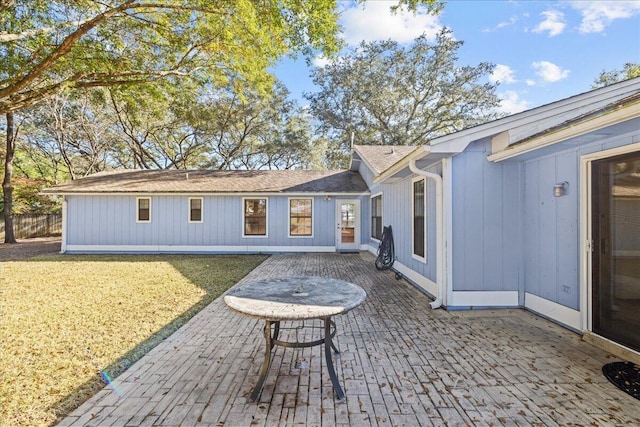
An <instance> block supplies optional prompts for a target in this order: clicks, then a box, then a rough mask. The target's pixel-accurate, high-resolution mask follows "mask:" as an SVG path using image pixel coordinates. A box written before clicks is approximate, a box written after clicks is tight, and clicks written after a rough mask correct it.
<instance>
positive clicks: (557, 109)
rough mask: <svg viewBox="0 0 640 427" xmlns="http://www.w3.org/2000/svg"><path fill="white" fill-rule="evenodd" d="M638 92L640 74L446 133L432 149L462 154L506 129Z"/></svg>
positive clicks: (434, 143)
mask: <svg viewBox="0 0 640 427" xmlns="http://www.w3.org/2000/svg"><path fill="white" fill-rule="evenodd" d="M636 91H640V77H638V78H635V79H631V80H626V81H624V82H620V83H616V84H613V85H610V86H607V87H605V88H600V89H596V90H592V91H590V92H586V93H582V94H579V95H575V96H572V97H570V98H565V99H562V100H559V101H556V102H552V103H550V104H546V105H542V106H540V107H536V108H533V109H531V110H527V111H523V112H521V113H516V114H512V115H510V116H507V117H504V118H501V119H497V120H494V121H491V122H488V123H484V124H481V125H478V126H475V127H472V128H468V129H465V130H461V131H459V132H455V133H451V134H448V135H443V136H441V137H438V138H435V139H433V140H432V141H431V142H430V145H431V146H432V149H431V151H432V152H433V153H436V152H452V153H459V152H462V151H463V150H464V149H465V148H466V147H467V146H468V145H469V144H470V143H471V142H473V141H477V140H479V139H482V138H487V137H491V136H494V135H497V134H499V133H502V132H505V131H513V130H515V129H516V128H519V127H521V126H529V125H530V124H531V123H534V122H537V121H540V120H544V119H546V118H549V117H554V116H559V115H562V114H564V113H567V112H570V111H572V110H578V109H579V108H581V107H584V106H587V107H588V106H591V107H589V110H594V109H597V108H598V107H593V105H595V104H597V105H599V106H600V107H602V106H604V105H606V104H608V103H610V102H613V101H615V100H620V99H622V98H624V97H626V96H630V95H632V94H633V93H634V92H636ZM581 113H583V111H581V112H579V113H576V117H577V116H578V115H580V114H581Z"/></svg>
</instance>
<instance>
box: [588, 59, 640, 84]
mask: <svg viewBox="0 0 640 427" xmlns="http://www.w3.org/2000/svg"><path fill="white" fill-rule="evenodd" d="M635 77H640V64H636V63H633V62H627V63H626V64H624V67H623V68H622V70H613V71H604V70H603V71H602V72H601V73H600V75H599V76H598V78H597V79H595V81H594V82H593V85H592V86H591V88H592V89H597V88H600V87H605V86H609V85H611V84H614V83H617V82H620V81H622V80H627V79H633V78H635Z"/></svg>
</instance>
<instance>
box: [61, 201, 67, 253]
mask: <svg viewBox="0 0 640 427" xmlns="http://www.w3.org/2000/svg"><path fill="white" fill-rule="evenodd" d="M68 217H69V201H68V200H67V197H66V196H64V197H63V198H62V242H61V243H60V253H61V254H63V253H65V252H66V251H67V232H68V227H67V218H68Z"/></svg>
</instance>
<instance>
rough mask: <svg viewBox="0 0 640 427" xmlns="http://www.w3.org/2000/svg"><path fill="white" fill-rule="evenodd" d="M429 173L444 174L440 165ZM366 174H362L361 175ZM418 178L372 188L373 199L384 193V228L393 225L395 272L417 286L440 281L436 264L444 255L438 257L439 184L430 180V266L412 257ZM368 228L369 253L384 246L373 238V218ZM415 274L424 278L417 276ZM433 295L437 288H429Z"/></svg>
mask: <svg viewBox="0 0 640 427" xmlns="http://www.w3.org/2000/svg"><path fill="white" fill-rule="evenodd" d="M425 170H427V171H428V172H433V173H438V174H440V173H441V168H440V165H439V164H438V166H436V167H432V168H430V169H425ZM361 173H362V172H361ZM414 177H415V175H410V176H408V177H406V178H402V179H401V180H399V181H397V182H394V183H392V184H375V185H373V186H372V187H371V189H370V193H371V196H375V195H377V194H380V193H382V222H383V225H384V226H389V225H391V227H392V230H393V240H394V243H395V254H396V263H395V264H394V269H396V270H398V271H400V272H401V273H402V274H404V275H405V276H407V277H408V278H409V279H411V280H412V281H414V282H416V284H418V285H421V278H426V279H427V280H428V281H430V282H435V280H436V263H437V260H438V256H440V254H437V253H436V209H435V204H436V198H435V193H436V191H435V184H434V183H433V181H432V180H429V179H427V180H426V198H427V212H426V234H427V240H426V247H425V249H426V263H425V262H422V261H420V260H417V259H415V258H413V256H412V250H413V248H412V239H413V234H412V188H413V187H412V186H413V184H412V179H413V178H414ZM366 204H367V205H368V206H369V207H368V210H369V211H370V210H371V198H370V197H367V200H366ZM367 224H368V225H367V228H366V229H364V228H363V234H364V239H367V240H368V244H369V250H370V251H371V252H374V253H375V251H376V250H377V248H378V245H379V244H380V242H379V241H378V240H376V239H373V238H372V237H371V218H368V219H367ZM414 273H416V274H417V275H419V276H421V277H418V276H415V275H414ZM425 290H426V291H427V292H429V293H430V294H432V295H433V294H435V292H436V290H435V289H434V288H433V287H429V286H428V285H427V287H426V288H425Z"/></svg>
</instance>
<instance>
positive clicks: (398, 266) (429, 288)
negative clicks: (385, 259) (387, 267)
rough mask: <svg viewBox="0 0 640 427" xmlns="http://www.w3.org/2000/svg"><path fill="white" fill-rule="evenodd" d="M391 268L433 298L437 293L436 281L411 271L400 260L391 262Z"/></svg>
mask: <svg viewBox="0 0 640 427" xmlns="http://www.w3.org/2000/svg"><path fill="white" fill-rule="evenodd" d="M369 248H371V246H369ZM376 252H377V251H376ZM374 253H375V252H374ZM393 269H394V270H395V271H397V272H398V273H400V274H402V275H403V276H404V277H406V278H407V279H409V280H410V281H411V282H412V283H414V284H415V285H417V286H419V287H420V288H422V289H423V290H424V291H425V292H427V293H428V294H429V295H430V296H431V297H433V298H435V297H436V295H438V284H437V283H436V282H434V281H432V280H429V279H427V278H426V277H424V276H423V275H422V274H420V273H416V272H415V271H413V270H412V269H410V268H409V267H407V266H406V265H404V264H402V263H401V262H398V261H397V260H396V262H394V263H393Z"/></svg>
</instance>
